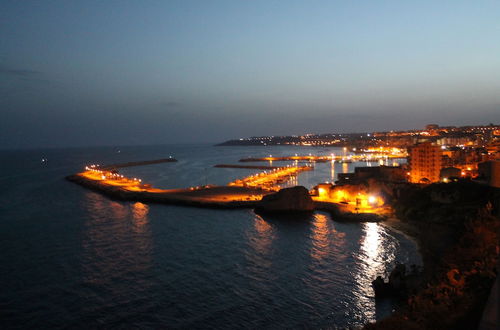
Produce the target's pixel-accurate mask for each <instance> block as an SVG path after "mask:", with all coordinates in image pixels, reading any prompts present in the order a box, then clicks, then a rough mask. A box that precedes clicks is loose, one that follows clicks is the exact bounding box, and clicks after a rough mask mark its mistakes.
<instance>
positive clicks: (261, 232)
mask: <svg viewBox="0 0 500 330" xmlns="http://www.w3.org/2000/svg"><path fill="white" fill-rule="evenodd" d="M246 237H247V240H248V245H249V248H250V250H249V252H248V253H247V254H245V255H246V257H247V259H248V268H247V271H248V272H249V273H251V274H253V276H256V277H261V276H268V274H267V270H268V269H271V267H272V244H273V240H274V229H273V227H272V225H271V224H269V223H268V222H267V221H265V220H264V219H262V218H261V217H260V216H258V215H255V218H254V221H253V227H252V228H249V229H248V230H247V232H246Z"/></svg>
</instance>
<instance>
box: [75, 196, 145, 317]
mask: <svg viewBox="0 0 500 330" xmlns="http://www.w3.org/2000/svg"><path fill="white" fill-rule="evenodd" d="M84 203H85V205H86V207H87V210H88V213H89V217H88V220H87V222H86V223H85V228H86V230H85V231H84V233H83V237H82V247H83V255H82V259H81V263H82V265H81V270H82V273H81V276H82V281H83V283H84V284H85V285H86V287H87V295H88V296H89V297H95V296H98V297H99V299H100V300H102V301H104V302H105V304H104V305H105V306H107V307H108V308H110V307H114V306H120V305H124V304H130V303H133V301H134V297H136V296H135V295H128V296H126V295H123V294H120V293H121V290H122V286H130V285H132V287H133V288H134V290H136V291H137V292H143V291H144V290H147V289H149V288H150V286H151V283H149V282H148V280H147V279H148V277H147V276H144V274H147V273H148V272H150V271H151V267H152V256H151V251H152V235H151V230H150V227H149V221H148V212H149V207H148V206H147V205H145V204H142V203H134V204H128V203H119V202H116V201H111V200H109V199H107V198H106V197H104V196H101V195H99V194H96V193H93V192H87V193H86V194H85V202H84ZM117 279H119V280H120V282H121V283H122V284H121V285H117V282H116V281H117ZM84 309H86V312H89V313H93V312H95V313H96V314H98V315H100V313H101V311H99V310H98V309H97V308H96V307H95V306H88V307H85V308H84ZM101 317H103V321H104V320H105V319H106V316H102V315H101ZM109 317H112V316H111V315H110V316H109ZM108 321H109V320H108Z"/></svg>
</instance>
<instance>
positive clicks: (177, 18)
mask: <svg viewBox="0 0 500 330" xmlns="http://www.w3.org/2000/svg"><path fill="white" fill-rule="evenodd" d="M0 29H1V31H0V33H1V38H0V109H1V121H0V148H24V147H39V146H73V145H75V146H76V145H116V144H119V145H126V144H151V143H155V144H161V143H178V142H218V141H223V140H225V139H230V138H239V137H243V136H252V135H288V134H301V133H308V132H315V133H325V132H349V131H375V130H390V129H407V128H418V127H422V126H423V125H425V124H426V123H438V124H443V125H445V124H450V125H463V124H484V123H486V124H487V123H489V122H495V123H498V122H500V120H499V119H500V2H499V1H457V0H453V1H435V0H434V1H423V0H420V1H412V2H410V1H331V0H330V1H270V0H266V1H236V0H229V1H187V0H184V1H90V0H85V1H6V0H3V1H2V2H0Z"/></svg>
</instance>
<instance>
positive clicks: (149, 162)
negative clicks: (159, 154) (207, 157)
mask: <svg viewBox="0 0 500 330" xmlns="http://www.w3.org/2000/svg"><path fill="white" fill-rule="evenodd" d="M175 162H177V159H175V158H172V157H169V158H162V159H153V160H142V161H136V162H128V163H120V164H110V165H105V166H101V167H100V168H101V169H105V170H113V169H117V168H124V167H133V166H143V165H152V164H161V163H175Z"/></svg>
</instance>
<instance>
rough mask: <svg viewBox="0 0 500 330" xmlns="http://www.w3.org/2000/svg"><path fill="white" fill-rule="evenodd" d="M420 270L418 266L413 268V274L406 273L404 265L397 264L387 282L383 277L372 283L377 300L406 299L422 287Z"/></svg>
mask: <svg viewBox="0 0 500 330" xmlns="http://www.w3.org/2000/svg"><path fill="white" fill-rule="evenodd" d="M419 278H420V270H419V269H418V267H417V266H415V265H412V266H411V272H410V273H407V272H406V266H405V265H404V264H397V265H396V267H394V269H393V270H392V272H391V274H390V275H389V281H388V282H386V281H384V279H383V278H382V277H381V276H377V278H376V279H375V280H374V281H373V282H372V286H373V290H375V297H376V298H385V297H392V296H394V297H406V296H408V295H409V294H411V292H413V291H415V290H416V289H417V288H418V287H419V286H420V284H421V283H420V282H421V281H420V280H419Z"/></svg>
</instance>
